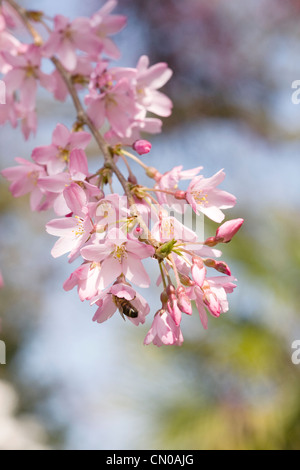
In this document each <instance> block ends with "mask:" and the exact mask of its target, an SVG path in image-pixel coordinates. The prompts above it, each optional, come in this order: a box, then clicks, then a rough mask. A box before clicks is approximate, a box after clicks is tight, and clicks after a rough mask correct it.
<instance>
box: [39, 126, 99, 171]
mask: <svg viewBox="0 0 300 470" xmlns="http://www.w3.org/2000/svg"><path fill="white" fill-rule="evenodd" d="M91 138H92V137H91V134H89V133H88V132H70V131H69V130H68V129H67V127H66V126H64V125H63V124H57V126H56V128H55V130H54V132H53V134H52V144H51V145H47V146H44V147H37V148H35V149H34V150H33V152H32V159H33V160H34V161H35V162H37V163H39V164H40V165H46V166H47V172H48V174H49V175H57V174H59V173H61V172H63V171H64V170H65V169H66V167H67V165H68V163H69V162H70V154H71V152H72V151H73V150H75V149H77V150H84V149H85V148H86V147H87V146H88V144H89V143H90V141H91ZM85 171H86V172H88V171H87V170H85Z"/></svg>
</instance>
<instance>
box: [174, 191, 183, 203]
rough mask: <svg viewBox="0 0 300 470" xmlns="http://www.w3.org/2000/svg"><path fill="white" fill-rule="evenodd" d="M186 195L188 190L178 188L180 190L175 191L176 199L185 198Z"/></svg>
mask: <svg viewBox="0 0 300 470" xmlns="http://www.w3.org/2000/svg"><path fill="white" fill-rule="evenodd" d="M185 195H186V192H185V191H181V190H180V189H178V190H177V191H176V192H175V194H174V196H175V198H176V199H180V200H183V199H185Z"/></svg>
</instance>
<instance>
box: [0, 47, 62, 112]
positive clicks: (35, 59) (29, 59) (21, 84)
mask: <svg viewBox="0 0 300 470" xmlns="http://www.w3.org/2000/svg"><path fill="white" fill-rule="evenodd" d="M2 57H3V59H4V60H5V62H6V63H7V64H9V65H10V66H11V69H10V70H9V71H8V72H7V74H6V75H5V78H4V80H5V83H6V89H7V93H8V94H9V95H12V94H13V93H14V92H16V91H17V90H19V91H20V103H21V105H22V106H23V107H24V108H25V109H26V110H28V111H32V110H33V109H34V108H35V101H36V92H37V86H38V83H37V81H38V80H39V81H40V84H41V85H42V86H43V87H45V88H47V89H48V90H49V91H52V90H53V79H52V77H51V76H50V75H47V74H45V73H43V72H42V71H41V70H40V64H41V58H42V55H41V50H40V48H39V47H38V46H35V45H30V46H28V48H27V49H26V50H25V52H24V53H23V54H19V55H13V54H11V53H9V52H2Z"/></svg>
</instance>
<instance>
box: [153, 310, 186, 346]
mask: <svg viewBox="0 0 300 470" xmlns="http://www.w3.org/2000/svg"><path fill="white" fill-rule="evenodd" d="M150 343H153V344H154V345H155V346H163V345H176V346H181V345H182V343H183V336H182V333H181V330H180V327H179V326H177V325H176V323H175V321H174V320H173V318H172V317H171V315H170V314H169V313H167V312H166V311H165V310H160V311H159V312H157V314H156V315H155V317H154V320H153V323H152V327H151V328H150V330H149V332H148V334H147V336H146V338H145V340H144V344H146V345H148V344H150Z"/></svg>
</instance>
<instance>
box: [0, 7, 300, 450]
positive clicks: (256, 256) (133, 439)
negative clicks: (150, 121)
mask: <svg viewBox="0 0 300 470" xmlns="http://www.w3.org/2000/svg"><path fill="white" fill-rule="evenodd" d="M23 3H24V4H26V6H30V8H36V7H38V8H40V3H39V2H37V1H34V0H28V1H26V2H23ZM43 3H44V4H45V10H46V11H47V12H49V13H50V14H53V13H58V12H60V13H63V14H67V15H73V17H74V16H77V15H88V14H90V13H92V12H93V11H95V10H96V9H97V8H98V7H99V6H100V5H101V4H102V2H100V1H98V0H97V1H96V0H90V1H88V2H85V4H84V6H83V5H82V3H81V2H79V1H71V0H67V1H65V2H64V5H63V6H62V5H61V4H59V2H56V1H54V2H43ZM43 6H44V5H43ZM118 11H119V12H120V13H126V14H128V16H129V26H128V29H127V31H125V32H123V33H122V34H121V36H120V40H119V46H120V48H121V50H122V51H123V53H124V56H125V57H124V59H123V60H124V63H122V65H131V66H134V64H135V63H136V61H137V59H138V57H139V56H140V55H141V54H143V53H145V52H146V53H147V54H148V55H149V56H150V58H151V62H155V61H166V62H168V63H169V64H170V66H171V67H172V68H173V70H174V77H173V79H172V81H171V82H170V84H169V85H168V86H167V87H166V93H168V94H169V95H170V96H171V98H172V100H173V101H174V113H173V116H172V117H171V118H170V119H168V120H166V121H165V123H164V135H163V136H157V137H155V138H154V139H153V144H154V148H153V156H152V157H150V158H152V159H153V165H154V166H155V165H157V166H158V167H159V168H161V165H162V169H163V170H164V171H166V170H167V169H169V168H170V167H171V166H175V165H176V164H180V163H181V162H182V163H183V164H184V165H185V167H190V166H196V165H198V164H203V165H204V166H205V168H207V171H208V173H212V172H213V171H217V170H218V169H219V168H222V167H224V168H225V171H226V173H227V176H228V181H227V182H226V189H227V190H229V191H230V192H234V193H235V194H236V196H237V197H238V205H237V207H236V208H235V209H234V210H233V211H230V213H229V212H228V218H229V217H230V218H234V217H243V218H245V225H244V227H243V229H242V230H241V232H240V233H239V234H238V235H237V236H236V238H235V239H234V241H233V242H232V243H230V244H228V245H226V246H225V247H224V250H223V253H224V256H223V259H225V260H226V261H228V263H229V265H230V266H231V267H232V271H233V273H234V274H236V276H237V278H238V280H239V282H238V288H237V290H236V292H235V293H234V294H233V295H232V296H231V299H230V303H231V310H230V312H229V313H228V314H226V315H224V316H223V317H222V318H220V319H218V320H216V319H213V318H211V319H210V323H209V330H208V332H207V333H204V332H202V331H201V327H200V325H199V319H198V318H197V316H198V314H197V312H195V314H194V317H193V318H192V319H191V320H190V322H188V321H186V322H185V324H184V330H183V332H184V336H185V343H184V345H183V346H182V347H181V348H170V349H168V348H164V349H162V348H160V349H155V348H152V347H148V348H144V347H143V346H142V345H141V342H142V339H143V334H144V333H145V332H146V331H147V328H146V329H145V330H142V332H141V331H140V330H133V329H130V328H127V327H128V325H127V324H126V327H125V326H124V324H123V322H121V321H120V320H119V318H113V319H112V320H111V323H110V324H109V325H108V324H107V325H101V326H100V327H98V326H95V325H92V324H91V322H90V319H91V315H92V313H91V312H90V309H89V308H88V307H87V308H85V309H84V308H83V306H82V305H81V304H79V302H78V300H77V299H76V295H75V294H74V296H73V294H72V295H71V296H68V297H67V295H66V294H64V293H61V295H60V294H59V293H58V292H57V291H58V289H60V288H61V284H62V282H63V280H64V279H65V278H66V277H67V275H68V273H69V272H70V271H67V269H69V268H68V267H66V266H65V265H66V263H65V260H63V261H61V262H60V261H56V262H54V261H53V260H51V258H50V255H49V249H50V247H51V244H52V240H49V239H48V237H46V235H44V233H43V230H44V229H43V223H44V222H46V221H47V220H49V218H51V217H49V214H46V215H43V216H42V217H41V216H40V215H35V214H31V213H30V212H29V210H28V201H27V200H26V198H25V199H23V200H18V201H13V200H12V198H11V196H10V195H9V193H8V192H7V185H6V184H5V183H4V182H3V180H1V182H0V196H1V197H0V212H1V216H0V224H1V234H0V241H1V245H2V250H1V255H0V266H1V269H2V271H3V273H4V277H5V283H6V285H5V288H4V289H3V290H2V291H1V292H0V317H1V318H2V333H0V339H5V341H6V344H7V356H8V365H7V366H5V367H4V366H0V367H1V369H0V373H1V380H2V381H3V382H0V391H1V387H2V385H3V384H4V383H5V384H6V385H7V384H8V383H10V384H11V385H12V386H13V387H14V389H15V390H16V391H17V393H18V397H19V398H18V406H17V407H16V408H15V409H14V415H15V419H16V420H22V417H23V416H24V415H26V416H27V415H28V414H29V415H30V416H31V419H34V420H35V421H36V422H38V423H39V426H40V428H39V429H40V430H41V431H40V432H39V433H37V434H38V435H37V436H36V434H35V435H34V437H33V438H32V441H31V442H30V444H28V442H27V443H26V442H25V443H24V442H23V441H21V443H19V441H18V440H16V441H15V442H14V441H13V439H12V440H11V439H10V441H9V442H10V444H9V445H10V446H11V447H16V448H17V447H18V446H19V447H22V446H23V447H30V446H33V447H34V446H36V447H39V446H51V447H53V448H63V449H65V448H77V449H85V448H87V449H91V448H98V449H101V448H104V449H117V448H120V449H136V448H145V449H154V448H158V449H237V450H238V449H243V450H244V449H299V447H300V375H299V374H300V366H295V365H293V364H292V361H291V355H292V349H291V344H292V341H293V340H294V339H300V322H299V305H300V298H299V297H300V290H299V272H300V248H299V233H300V218H299V170H300V166H299V147H300V112H299V108H298V107H297V106H295V105H292V104H291V94H292V90H291V83H292V81H293V80H297V79H300V61H299V54H300V29H299V20H300V1H299V0H288V1H285V2H282V1H281V0H253V1H252V2H250V3H247V2H240V1H238V0H228V1H226V2H221V1H220V0H211V1H209V2H207V1H205V0H186V1H185V2H179V1H177V0H164V1H163V2H162V1H161V0H151V2H149V1H147V0H120V1H119V7H118ZM50 100H51V99H50ZM49 109H51V112H49ZM43 115H44V116H45V121H46V124H44V126H43V127H42V129H41V131H40V134H39V135H38V136H37V139H36V140H35V141H30V142H29V143H27V144H26V145H25V146H24V145H23V143H22V141H21V137H20V135H18V139H19V141H16V137H13V136H15V135H16V134H15V133H13V132H10V131H9V130H7V129H1V131H0V132H1V139H2V140H1V143H0V152H1V168H3V167H5V166H7V165H8V164H10V163H11V162H12V160H13V158H14V157H15V156H27V157H28V156H29V155H30V152H31V150H32V148H33V147H34V146H36V145H43V144H44V145H45V144H46V143H47V142H48V141H49V139H50V135H51V132H52V129H53V128H54V126H55V123H56V122H57V116H59V120H61V121H62V122H64V123H65V124H68V123H70V124H71V123H72V108H71V106H70V107H66V108H62V107H61V106H59V105H58V106H56V105H55V104H53V102H51V108H50V107H49V97H48V96H44V95H43V96H41V101H40V120H41V121H43ZM16 150H17V151H18V153H16ZM162 156H163V157H164V158H162ZM90 158H91V162H92V164H95V165H96V163H97V162H96V160H95V159H96V158H99V156H98V155H97V153H96V150H95V149H94V148H91V149H90ZM93 159H94V160H93ZM205 230H206V231H207V235H211V234H212V233H214V230H215V226H214V225H213V224H209V223H207V224H206V227H205ZM153 278H154V279H155V276H154V277H153ZM64 296H65V297H64ZM63 298H64V300H63V301H62V299H63ZM148 298H149V300H150V303H151V305H152V306H153V308H152V310H154V311H155V306H156V305H157V304H158V301H157V290H155V289H154V290H153V292H150V293H149V295H148ZM84 312H87V314H86V315H84ZM185 320H189V319H185ZM148 323H149V322H148ZM87 325H88V326H87ZM148 326H149V325H148ZM49 338H50V339H49ZM137 344H138V345H137ZM1 384H2V385H1ZM1 408H2V409H3V408H5V402H4V403H2V404H1ZM0 427H1V415H0ZM4 428H5V426H4ZM42 430H43V431H42ZM3 442H4V443H5V444H3V443H2V441H1V435H0V448H5V446H8V444H7V440H6V441H5V440H3ZM1 446H2V447H1Z"/></svg>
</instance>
